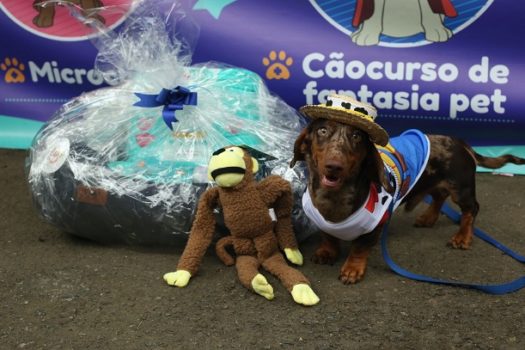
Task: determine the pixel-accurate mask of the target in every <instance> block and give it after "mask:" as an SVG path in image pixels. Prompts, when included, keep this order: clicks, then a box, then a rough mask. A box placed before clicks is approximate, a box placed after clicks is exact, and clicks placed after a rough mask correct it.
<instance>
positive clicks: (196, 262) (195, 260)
mask: <svg viewBox="0 0 525 350" xmlns="http://www.w3.org/2000/svg"><path fill="white" fill-rule="evenodd" d="M218 199H219V189H218V188H217V187H213V188H210V189H208V190H207V191H206V192H204V194H203V195H202V197H201V199H200V200H199V205H198V207H197V214H196V216H195V221H194V222H193V226H192V227H191V232H190V235H189V238H188V243H186V247H185V248H184V252H183V253H182V256H181V257H180V260H179V263H178V265H177V271H176V272H170V273H167V274H166V275H164V279H165V280H166V282H167V283H168V284H171V285H176V286H178V287H184V286H185V285H186V284H187V283H188V281H189V278H190V277H191V276H193V275H195V273H196V272H197V270H198V269H199V266H200V264H201V261H202V257H203V256H204V254H205V253H206V249H207V248H208V246H209V245H210V243H211V240H212V238H213V234H214V232H215V216H214V215H213V210H214V209H215V207H216V206H217V204H218ZM181 271H183V272H181ZM186 272H187V273H186ZM188 273H189V276H188ZM179 278H180V279H181V280H179ZM177 281H179V283H177Z"/></svg>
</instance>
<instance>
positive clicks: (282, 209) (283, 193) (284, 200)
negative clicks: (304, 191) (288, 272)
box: [257, 175, 300, 263]
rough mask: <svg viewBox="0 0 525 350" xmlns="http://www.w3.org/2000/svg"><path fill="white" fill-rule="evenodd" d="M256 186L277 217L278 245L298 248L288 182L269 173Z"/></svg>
mask: <svg viewBox="0 0 525 350" xmlns="http://www.w3.org/2000/svg"><path fill="white" fill-rule="evenodd" d="M257 187H258V189H259V193H260V195H261V197H262V198H263V199H264V201H265V202H266V204H267V205H268V208H273V210H274V211H275V216H276V217H277V222H276V223H275V234H276V236H277V239H278V240H279V246H280V247H281V249H283V250H285V249H286V248H289V249H291V250H298V248H297V240H296V239H295V233H294V232H293V227H292V207H293V196H292V187H291V185H290V183H289V182H288V181H286V180H285V179H283V178H282V177H280V176H277V175H271V176H268V177H266V178H264V179H263V180H261V181H260V182H259V183H258V185H257ZM285 252H286V256H287V257H288V258H289V260H290V261H292V260H291V259H290V257H289V256H288V252H287V251H286V250H285ZM299 254H300V253H299ZM292 262H294V261H292ZM294 263H295V262H294Z"/></svg>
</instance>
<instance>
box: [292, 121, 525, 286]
mask: <svg viewBox="0 0 525 350" xmlns="http://www.w3.org/2000/svg"><path fill="white" fill-rule="evenodd" d="M421 135H423V134H421ZM423 137H425V136H424V135H423ZM425 138H426V139H427V140H428V141H427V142H428V145H429V148H430V151H429V155H428V158H427V161H426V162H425V165H424V167H422V170H421V171H422V172H421V173H420V174H421V175H420V176H419V178H418V179H417V180H416V181H414V184H413V186H412V187H411V189H410V190H409V191H407V188H404V189H401V191H407V193H405V196H404V198H403V199H402V201H400V203H404V204H405V208H406V209H407V210H412V209H413V208H414V207H415V206H416V205H417V204H418V203H419V202H420V201H421V200H422V199H423V198H424V196H425V195H427V194H429V195H431V196H432V198H433V202H432V204H431V205H430V206H429V207H428V209H427V210H426V211H425V212H424V213H423V214H422V215H421V216H419V217H418V218H417V220H416V222H415V226H418V227H431V226H433V225H434V223H435V222H436V220H437V219H438V216H439V212H440V209H441V206H442V205H443V202H444V201H445V200H446V199H447V198H448V197H449V196H450V197H451V199H452V201H453V202H454V203H456V204H457V205H458V206H459V207H460V209H461V214H462V216H461V223H460V227H459V231H458V232H457V233H456V234H455V235H454V236H452V238H451V240H450V242H449V244H450V246H452V247H453V248H460V249H468V248H469V247H470V244H471V242H472V235H473V223H474V219H475V217H476V214H477V213H478V209H479V204H478V202H477V200H476V191H475V187H476V184H475V173H476V165H481V166H483V167H486V168H493V169H494V168H499V167H501V166H503V165H504V164H506V163H509V162H510V163H514V164H525V159H522V158H518V157H515V156H512V155H504V156H500V157H497V158H489V157H484V156H482V155H479V154H477V153H476V152H474V151H473V150H472V148H471V147H469V146H468V145H467V144H466V143H464V142H463V141H461V140H458V139H456V138H453V137H448V136H441V135H426V137H425ZM379 149H380V147H377V145H375V144H374V143H373V142H371V141H370V137H369V135H368V134H367V133H366V132H364V131H363V130H362V129H361V128H357V127H355V126H352V125H348V124H345V123H342V122H340V121H336V120H330V119H329V118H328V117H327V118H322V117H319V118H317V119H315V120H313V121H312V122H311V123H310V124H309V125H308V126H307V127H306V128H305V129H304V130H303V131H302V132H301V134H300V135H299V137H298V138H297V140H296V141H295V147H294V158H293V160H292V162H291V164H290V165H291V166H292V167H293V166H294V164H295V162H296V161H306V164H307V167H308V172H309V175H308V176H309V178H308V191H307V194H309V196H310V197H311V203H312V204H313V207H315V208H316V209H317V211H318V213H319V214H320V215H321V216H322V217H323V218H324V219H325V220H327V221H328V222H330V223H339V222H341V221H343V220H345V218H347V217H349V216H351V215H352V214H354V213H355V212H356V211H358V210H359V209H360V208H363V207H364V206H367V205H368V204H367V203H366V202H367V201H369V198H370V196H371V194H370V193H372V192H377V188H379V191H380V190H381V188H383V189H385V190H386V192H388V193H393V192H394V191H396V190H395V188H393V185H392V184H393V182H392V181H391V180H390V179H389V176H387V172H386V171H385V163H384V162H383V161H382V158H381V156H380V152H379ZM401 158H402V157H401ZM401 166H403V164H401ZM413 180H414V179H413ZM371 189H374V190H373V191H371ZM376 197H377V195H376ZM303 204H304V198H303ZM303 207H304V205H303ZM387 216H388V214H385V217H383V218H381V221H380V222H379V223H378V224H377V226H375V227H372V228H371V231H370V232H368V233H365V234H362V235H360V236H358V237H356V238H355V239H353V241H352V245H351V248H350V253H349V255H348V257H347V259H346V261H345V263H344V264H343V266H342V268H341V272H340V276H339V279H340V280H341V281H342V282H343V283H345V284H348V283H356V282H358V281H360V280H361V279H362V278H363V277H364V274H365V270H366V266H367V258H368V255H369V253H370V250H371V248H372V246H373V245H374V244H376V243H377V241H378V238H379V236H380V233H381V231H382V228H383V224H384V222H385V219H386V217H387ZM322 231H323V230H322ZM322 236H323V238H322V242H321V244H320V246H319V247H318V248H317V250H316V251H315V253H314V255H313V257H312V260H313V261H314V262H315V263H318V264H333V263H334V262H335V261H336V259H337V258H338V255H339V250H340V248H339V243H340V239H339V238H337V237H334V236H333V235H332V234H327V233H326V232H323V234H322Z"/></svg>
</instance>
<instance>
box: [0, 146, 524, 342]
mask: <svg viewBox="0 0 525 350" xmlns="http://www.w3.org/2000/svg"><path fill="white" fill-rule="evenodd" d="M25 156H26V153H25V152H22V151H6V150H0V189H1V192H2V199H1V200H0V300H1V302H0V344H1V345H0V348H2V349H191V348H201V349H248V348H253V349H295V348H304V349H457V348H461V349H523V348H525V289H524V290H521V291H518V292H515V293H512V294H507V295H502V296H494V295H488V294H484V293H481V292H477V291H474V290H468V289H462V288H455V287H449V286H440V285H433V284H427V283H420V282H415V281H411V280H408V279H405V278H402V277H400V276H397V275H395V274H394V273H393V272H391V271H390V270H389V269H388V267H387V266H386V264H385V263H384V261H383V259H382V257H381V252H380V249H379V246H377V247H376V248H375V250H374V251H373V254H372V256H371V258H370V263H369V267H368V272H367V276H366V278H365V279H364V281H362V282H360V283H358V284H356V285H351V286H345V285H343V284H342V283H340V282H339V281H338V279H337V276H338V270H339V267H340V266H341V264H342V259H340V260H339V261H338V262H337V263H336V265H335V266H320V265H315V264H313V263H311V262H310V261H309V257H310V256H311V255H312V253H313V251H314V249H315V246H316V244H317V242H318V237H316V236H312V237H310V238H309V239H308V240H307V241H305V242H303V243H302V244H301V251H302V252H303V254H304V255H305V264H304V266H302V267H301V268H300V269H301V271H303V272H304V273H305V274H306V275H307V276H308V277H309V278H310V280H311V282H312V286H313V289H314V290H315V291H316V293H317V294H318V295H319V297H320V298H321V301H320V303H319V304H318V305H316V306H314V307H303V306H299V305H297V304H295V303H294V302H293V300H292V298H291V296H290V295H289V294H288V292H287V291H286V290H285V289H284V288H283V287H282V285H281V284H280V283H279V282H278V281H277V280H276V279H274V278H273V277H271V276H268V275H267V274H266V275H267V277H268V280H269V281H270V283H271V284H272V285H273V287H274V290H275V299H274V300H272V301H267V300H266V299H264V298H262V297H260V296H258V295H256V294H254V293H252V292H250V291H248V290H246V289H245V288H243V287H242V286H241V285H240V284H239V283H238V281H237V278H236V271H235V268H233V267H231V268H229V267H225V266H223V265H222V264H221V263H220V261H219V260H218V258H217V257H216V256H215V255H214V253H211V252H210V253H209V254H207V256H206V257H205V259H204V263H203V266H202V268H201V270H200V272H199V274H198V275H197V276H195V277H194V278H192V280H191V281H190V284H189V285H188V286H187V287H186V288H183V289H178V288H174V287H169V286H167V285H166V284H165V283H164V281H163V280H162V275H163V274H164V273H165V272H168V271H173V270H174V268H175V265H176V263H177V261H178V258H179V256H180V254H181V251H182V249H183V247H182V246H181V247H169V248H166V247H163V248H162V247H161V248H152V247H133V246H103V245H99V244H95V243H92V242H89V241H86V240H82V239H79V238H76V237H74V236H72V235H69V234H66V233H63V232H61V231H60V230H58V229H56V228H55V227H52V226H50V225H48V224H46V223H44V222H43V221H42V220H41V219H40V217H39V216H38V214H37V212H36V211H35V209H34V208H33V206H32V203H31V200H30V196H29V193H28V188H27V184H26V182H25V179H24V167H23V164H24V159H25ZM477 184H478V189H477V193H478V199H479V202H480V205H481V210H480V214H479V216H478V220H477V226H478V227H480V228H482V229H483V230H485V231H486V232H488V233H490V234H491V235H492V236H494V237H495V238H497V239H498V240H500V241H501V242H503V243H504V244H506V245H508V246H510V247H511V248H513V249H515V250H516V251H518V252H521V253H522V254H525V234H524V229H523V227H524V226H525V215H524V214H525V177H503V176H494V175H490V174H480V175H479V176H478V180H477ZM416 214H417V211H416V212H415V213H410V214H406V213H404V212H403V211H401V210H400V211H398V212H396V215H395V216H394V219H393V222H392V224H391V226H390V233H391V238H390V241H389V247H390V251H391V255H392V256H393V257H394V260H396V261H397V262H398V263H399V264H400V265H401V266H404V267H405V268H407V269H410V270H412V271H414V272H418V273H422V274H428V275H432V276H435V277H441V278H450V279H455V280H462V281H469V282H483V283H496V282H505V281H509V280H511V279H515V278H517V277H520V276H522V275H524V274H525V273H524V272H525V269H524V268H523V266H522V265H521V264H520V263H517V262H515V261H514V260H512V259H511V258H509V257H507V256H504V255H503V254H502V253H501V252H500V251H498V250H497V249H495V248H493V247H492V246H489V245H488V244H486V243H484V242H482V241H481V240H480V239H475V241H474V244H473V248H472V249H471V250H468V251H460V250H453V249H450V248H448V247H446V241H447V240H448V239H449V238H450V236H451V235H452V234H453V233H454V230H455V229H456V227H455V226H454V224H452V223H451V222H450V221H448V220H447V219H446V218H445V217H441V218H440V219H439V221H438V222H437V224H436V227H435V228H433V229H419V228H414V227H413V226H412V222H413V220H414V217H415V215H416Z"/></svg>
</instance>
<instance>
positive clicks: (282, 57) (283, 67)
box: [262, 51, 293, 79]
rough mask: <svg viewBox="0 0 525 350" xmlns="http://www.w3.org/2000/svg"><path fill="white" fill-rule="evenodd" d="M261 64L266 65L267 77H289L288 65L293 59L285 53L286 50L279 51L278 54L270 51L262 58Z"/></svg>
mask: <svg viewBox="0 0 525 350" xmlns="http://www.w3.org/2000/svg"><path fill="white" fill-rule="evenodd" d="M262 62H263V64H264V65H265V66H266V67H268V68H267V69H266V78H267V79H289V78H290V70H289V69H288V67H290V66H291V65H292V63H293V59H292V58H291V57H289V56H287V55H286V52H284V51H279V54H277V52H275V51H271V52H270V54H269V55H268V57H265V58H263V61H262Z"/></svg>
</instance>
